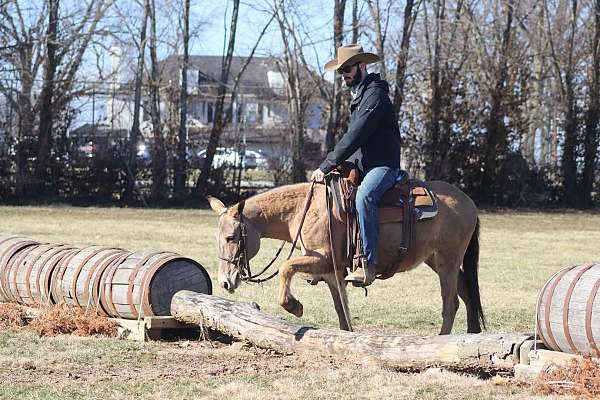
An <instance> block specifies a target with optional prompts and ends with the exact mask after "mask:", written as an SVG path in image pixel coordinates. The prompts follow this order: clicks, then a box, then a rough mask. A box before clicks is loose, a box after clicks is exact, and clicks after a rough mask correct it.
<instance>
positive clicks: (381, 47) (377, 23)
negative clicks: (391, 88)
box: [367, 0, 387, 81]
mask: <svg viewBox="0 0 600 400" xmlns="http://www.w3.org/2000/svg"><path fill="white" fill-rule="evenodd" d="M367 5H368V6H369V11H370V12H371V18H373V24H374V31H375V48H376V49H377V55H378V56H379V59H380V64H379V73H380V74H381V79H383V80H384V81H385V80H387V68H386V66H385V35H386V32H385V31H384V28H382V26H381V7H380V6H379V0H374V1H373V0H367Z"/></svg>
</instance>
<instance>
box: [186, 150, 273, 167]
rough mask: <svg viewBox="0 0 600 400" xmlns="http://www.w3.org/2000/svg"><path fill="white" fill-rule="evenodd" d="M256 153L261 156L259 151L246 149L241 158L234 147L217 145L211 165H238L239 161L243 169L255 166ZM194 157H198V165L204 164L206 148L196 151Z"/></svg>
mask: <svg viewBox="0 0 600 400" xmlns="http://www.w3.org/2000/svg"><path fill="white" fill-rule="evenodd" d="M256 154H258V155H259V156H260V157H261V158H262V155H261V154H260V153H258V152H255V151H252V150H246V152H245V154H244V157H243V158H242V155H241V154H240V153H239V152H237V151H235V149H232V148H230V147H217V151H216V152H215V155H214V157H213V161H212V167H213V168H222V167H229V168H232V167H238V166H239V165H240V161H241V164H242V167H243V168H245V169H250V168H256V167H257V165H258V164H257V158H256ZM196 157H197V158H198V164H199V165H200V166H202V165H204V160H205V159H206V149H203V150H200V151H199V152H198V153H196ZM261 163H262V159H261Z"/></svg>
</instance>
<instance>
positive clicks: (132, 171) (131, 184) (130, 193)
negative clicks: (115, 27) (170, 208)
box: [125, 1, 150, 203]
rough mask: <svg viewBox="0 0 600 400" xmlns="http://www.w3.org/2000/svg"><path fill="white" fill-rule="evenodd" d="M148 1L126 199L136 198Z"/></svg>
mask: <svg viewBox="0 0 600 400" xmlns="http://www.w3.org/2000/svg"><path fill="white" fill-rule="evenodd" d="M149 8H150V7H149V4H148V1H145V2H144V16H143V19H142V27H141V31H140V43H139V45H140V47H139V53H138V60H137V67H136V73H135V89H134V94H133V124H132V126H131V132H130V133H129V160H128V163H127V164H128V165H127V181H126V186H125V201H126V202H128V203H132V202H133V200H134V190H135V182H136V178H137V148H138V140H139V137H140V110H141V102H142V80H143V77H144V53H145V50H146V27H147V23H148V14H149Z"/></svg>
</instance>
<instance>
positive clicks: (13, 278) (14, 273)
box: [5, 244, 40, 304]
mask: <svg viewBox="0 0 600 400" xmlns="http://www.w3.org/2000/svg"><path fill="white" fill-rule="evenodd" d="M38 246H40V245H39V244H34V245H31V246H27V247H24V248H23V249H21V251H19V252H18V253H16V254H15V255H14V256H13V257H12V258H11V259H10V261H9V262H8V264H7V265H6V269H5V277H6V283H7V285H6V287H8V292H7V293H6V294H7V295H8V297H9V300H10V301H12V302H15V303H18V304H24V301H23V298H22V297H21V293H20V292H19V289H18V286H20V285H24V284H25V276H24V274H23V273H22V271H24V270H26V269H27V264H28V261H29V258H28V256H29V255H30V254H31V253H35V250H36V249H37V247H38Z"/></svg>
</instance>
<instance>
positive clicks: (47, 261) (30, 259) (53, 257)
mask: <svg viewBox="0 0 600 400" xmlns="http://www.w3.org/2000/svg"><path fill="white" fill-rule="evenodd" d="M75 250H76V248H75V247H73V246H68V245H63V244H43V245H38V246H35V249H34V250H32V251H31V252H30V253H29V254H28V255H27V256H26V257H25V259H24V260H23V263H22V265H21V267H20V268H19V269H18V272H17V290H18V293H19V297H20V298H21V300H22V304H27V305H47V304H50V303H51V295H50V283H51V277H52V273H53V271H54V268H55V267H56V265H57V264H58V263H59V262H60V261H61V260H62V259H63V258H65V257H67V256H69V255H71V254H72V253H73V252H74V251H75Z"/></svg>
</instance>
